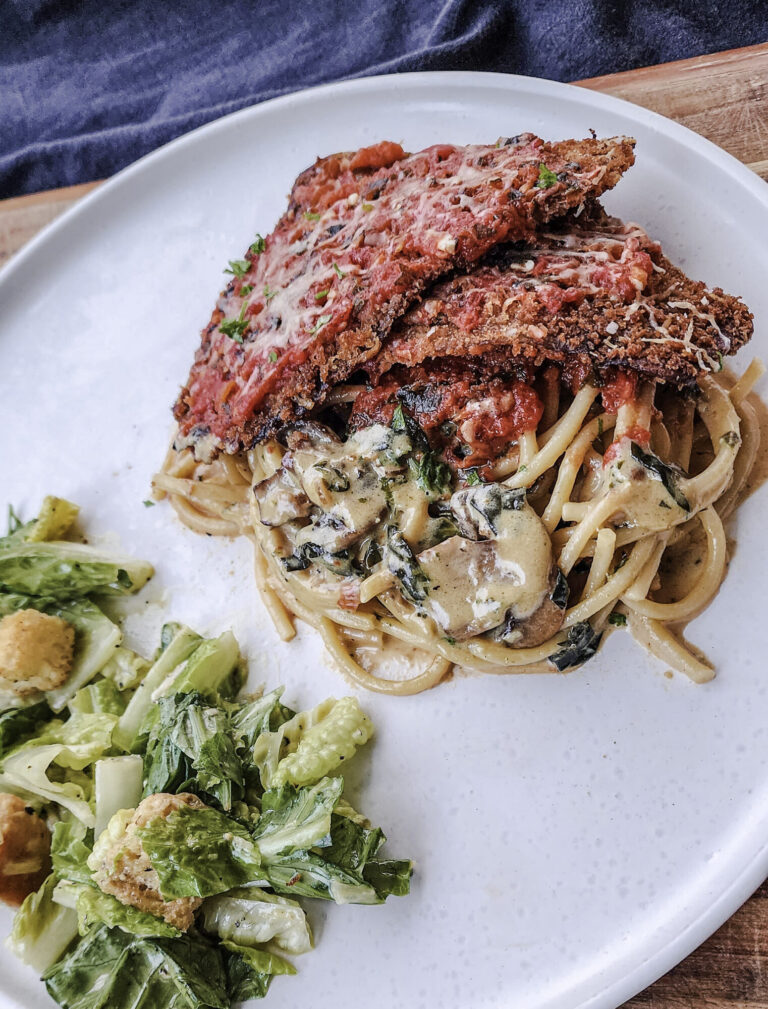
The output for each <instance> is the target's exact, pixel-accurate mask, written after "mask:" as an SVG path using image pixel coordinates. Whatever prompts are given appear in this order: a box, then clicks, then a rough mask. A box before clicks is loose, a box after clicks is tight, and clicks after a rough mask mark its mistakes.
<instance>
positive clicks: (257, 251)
mask: <svg viewBox="0 0 768 1009" xmlns="http://www.w3.org/2000/svg"><path fill="white" fill-rule="evenodd" d="M265 245H266V242H265V241H264V239H263V238H262V237H261V235H256V237H255V238H254V240H253V241H252V242H251V245H250V251H251V252H252V253H253V254H254V256H260V255H261V253H262V252H263V251H264V246H265Z"/></svg>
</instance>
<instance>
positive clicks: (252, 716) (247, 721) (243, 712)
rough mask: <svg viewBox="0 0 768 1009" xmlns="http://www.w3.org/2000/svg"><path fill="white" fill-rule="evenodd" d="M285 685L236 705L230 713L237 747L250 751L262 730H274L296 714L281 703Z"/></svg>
mask: <svg viewBox="0 0 768 1009" xmlns="http://www.w3.org/2000/svg"><path fill="white" fill-rule="evenodd" d="M284 690H285V687H276V688H275V689H274V690H271V691H270V692H269V693H268V694H264V695H263V697H257V698H255V699H254V700H252V701H248V702H247V703H245V704H242V705H240V706H238V708H237V709H236V710H235V711H234V712H233V713H232V715H231V721H232V729H233V732H234V735H235V741H236V743H237V745H238V748H242V749H244V750H248V751H250V750H251V748H252V747H253V744H254V743H255V742H256V740H257V739H258V737H259V736H260V735H261V734H262V732H270V731H272V732H274V731H275V730H276V729H279V728H280V726H281V725H283V724H284V723H285V722H288V721H290V719H291V718H293V716H294V715H295V714H296V712H295V711H292V710H291V709H290V708H288V707H286V706H285V705H284V704H282V703H281V701H280V698H281V696H282V694H283V691H284Z"/></svg>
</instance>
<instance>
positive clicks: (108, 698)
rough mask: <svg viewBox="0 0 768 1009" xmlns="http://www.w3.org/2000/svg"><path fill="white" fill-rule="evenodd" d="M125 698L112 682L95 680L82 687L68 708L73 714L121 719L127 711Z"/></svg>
mask: <svg viewBox="0 0 768 1009" xmlns="http://www.w3.org/2000/svg"><path fill="white" fill-rule="evenodd" d="M125 704H126V702H125V698H124V696H123V695H122V694H121V693H120V691H119V690H118V689H117V687H116V686H115V685H114V683H113V682H112V680H95V681H94V682H93V683H89V684H87V686H85V687H81V688H80V689H79V690H78V692H77V693H76V694H75V696H74V697H73V698H72V700H71V701H70V702H69V704H68V705H67V707H68V708H69V710H70V711H71V712H72V714H76V713H78V712H79V713H80V714H84V715H99V714H101V715H114V716H115V717H116V718H119V717H120V715H122V713H123V712H124V711H125Z"/></svg>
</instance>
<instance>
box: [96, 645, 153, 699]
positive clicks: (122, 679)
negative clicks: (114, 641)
mask: <svg viewBox="0 0 768 1009" xmlns="http://www.w3.org/2000/svg"><path fill="white" fill-rule="evenodd" d="M150 666H151V663H150V662H147V660H146V659H145V658H142V656H141V655H138V654H137V653H136V652H134V651H133V650H132V649H130V648H124V647H123V646H122V645H121V646H120V647H119V648H116V649H115V650H114V652H113V653H112V658H111V659H110V660H109V662H108V663H107V664H106V665H105V666H104V668H103V669H102V670H101V675H102V676H105V677H106V678H107V679H108V680H112V682H113V683H114V685H115V687H116V688H117V689H118V690H129V689H130V688H131V687H136V686H138V684H139V683H140V682H141V680H143V679H144V677H145V676H146V674H147V672H148V670H149V668H150Z"/></svg>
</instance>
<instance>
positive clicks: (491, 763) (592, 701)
mask: <svg viewBox="0 0 768 1009" xmlns="http://www.w3.org/2000/svg"><path fill="white" fill-rule="evenodd" d="M590 127H592V128H594V129H595V130H597V132H598V133H600V134H614V133H629V134H632V135H634V136H635V137H637V141H638V143H637V165H636V166H635V168H633V169H632V170H631V171H630V172H629V174H628V175H627V177H626V178H625V179H624V180H623V181H622V182H621V183H620V185H619V187H618V189H617V190H616V191H615V192H614V193H612V194H610V196H609V197H608V199H607V200H606V203H607V205H608V207H609V209H610V210H612V211H614V212H616V213H619V214H620V215H621V216H622V217H623V218H625V219H634V220H637V221H640V222H641V223H642V224H644V225H645V226H646V227H647V228H648V230H649V231H650V233H651V234H652V235H653V236H655V237H658V238H659V239H661V240H662V242H663V243H664V248H665V251H666V252H667V254H668V255H669V256H670V258H671V259H673V260H675V261H677V262H679V263H680V264H681V265H682V266H683V267H684V268H685V269H686V270H687V271H688V272H689V273H690V274H691V275H692V276H694V277H696V278H701V279H704V280H706V281H707V282H709V283H713V284H714V283H716V284H721V285H722V286H723V287H725V288H726V289H727V290H730V291H733V292H735V293H738V294H741V295H743V296H744V298H745V300H746V301H747V303H748V304H749V305H750V307H751V308H752V309H753V311H754V312H755V315H756V319H757V336H756V338H755V341H754V350H755V351H756V352H761V353H762V354H763V355H765V354H766V349H767V348H766V340H765V335H764V334H765V331H764V328H763V326H764V324H765V322H766V320H768V285H767V284H766V282H765V277H766V265H767V264H766V256H765V252H764V242H765V235H766V234H768V189H766V186H765V184H764V183H763V182H761V181H760V180H759V179H758V178H757V177H755V176H753V175H752V174H751V173H750V172H749V171H748V170H747V169H745V168H744V167H742V166H741V165H740V164H738V163H737V162H736V161H734V160H733V159H732V158H730V157H729V156H728V155H726V154H724V153H723V152H722V151H720V150H718V149H717V148H715V147H714V146H712V145H711V144H709V143H707V142H706V141H704V140H702V139H701V138H699V137H697V136H695V135H694V134H692V133H690V132H688V131H687V130H685V129H683V128H682V127H680V126H677V125H675V124H674V123H672V122H669V121H668V120H665V119H662V118H660V117H658V116H656V115H653V114H652V113H649V112H646V111H645V110H642V109H639V108H636V107H634V106H631V105H627V104H625V103H623V102H619V101H617V100H615V99H612V98H607V97H605V96H602V95H599V94H595V93H593V92H589V91H583V90H580V89H578V88H572V87H568V86H565V85H560V84H552V83H549V82H544V81H536V80H529V79H525V78H516V77H504V76H496V75H485V74H424V75H418V74H417V75H402V76H398V77H391V78H378V79H370V80H362V81H356V82H353V83H347V84H341V85H337V86H332V87H325V88H320V89H317V90H313V91H309V92H304V93H301V94H297V95H293V96H290V97H287V98H283V99H279V100H277V101H274V102H267V103H266V104H264V105H261V106H259V107H256V108H253V109H248V110H246V111H244V112H240V113H237V114H236V115H233V116H229V117H227V118H226V119H222V120H220V121H219V122H216V123H213V124H211V125H210V126H207V127H205V128H203V129H201V130H198V131H196V132H195V133H192V134H190V135H189V136H186V137H184V138H182V139H180V140H178V141H176V142H175V143H173V144H170V145H169V146H168V147H166V148H164V149H162V150H160V151H158V152H157V153H155V154H153V155H151V156H150V157H148V158H145V159H144V160H143V161H141V162H139V163H138V164H136V165H134V166H133V167H132V168H129V169H128V170H126V171H124V172H122V173H121V174H120V175H118V176H117V177H116V178H114V179H113V180H112V181H110V182H109V183H107V184H106V185H104V186H103V187H101V188H100V189H99V190H98V191H97V192H96V193H95V194H94V195H92V196H90V197H88V198H87V199H86V200H84V201H83V202H82V203H81V204H79V205H78V206H77V207H76V208H75V209H74V210H73V211H70V212H69V213H68V214H67V215H65V216H64V217H63V218H62V219H61V220H60V221H58V222H57V223H56V224H55V225H53V226H52V227H50V228H48V229H47V231H45V232H43V233H42V234H41V235H40V236H39V237H38V238H37V239H36V240H35V241H34V242H32V243H31V245H30V246H28V247H27V248H26V249H25V250H24V251H23V252H22V253H21V254H20V255H19V256H17V257H16V258H15V260H13V261H12V262H11V263H10V264H9V265H8V266H7V267H6V269H5V270H4V272H3V273H2V274H0V306H2V311H0V390H1V392H0V432H2V435H1V436H0V474H2V476H1V478H0V487H1V490H2V493H0V505H2V504H3V503H4V502H5V501H6V500H8V501H11V502H13V503H14V504H15V505H16V506H17V507H18V508H20V509H22V510H24V512H26V513H27V514H31V513H32V512H33V511H34V509H35V508H36V505H37V504H38V503H39V500H40V498H41V496H42V495H43V494H45V493H56V494H60V495H64V496H66V497H69V498H72V499H73V500H75V501H78V502H80V503H81V505H82V506H83V512H84V515H85V517H86V522H87V525H88V528H89V530H90V531H91V532H92V533H93V534H95V535H97V536H102V535H103V536H107V537H108V538H110V539H111V540H112V541H119V542H120V543H121V544H122V546H123V547H124V548H126V549H128V550H131V551H133V552H134V553H138V554H141V555H143V556H146V557H147V558H149V559H151V560H152V561H153V562H154V563H155V565H156V567H157V576H156V578H155V580H154V583H153V584H152V586H151V588H150V591H149V593H148V595H145V596H143V597H142V599H141V600H140V601H139V603H138V604H136V605H134V606H133V612H132V613H131V614H130V616H129V620H128V628H129V631H130V632H131V634H132V635H135V636H137V640H144V641H145V642H146V643H147V645H148V647H151V642H152V638H153V635H154V633H155V631H156V629H157V627H158V625H159V623H160V620H161V617H162V614H165V615H166V616H168V617H172V618H175V619H179V620H184V621H187V622H188V623H190V624H192V625H193V626H195V627H196V628H198V629H199V630H201V631H206V632H219V631H220V630H222V629H224V628H226V627H230V626H231V627H233V629H234V630H235V632H236V634H237V636H238V638H239V639H240V640H241V642H242V643H243V645H244V647H245V648H246V650H247V651H248V653H249V655H250V657H251V666H252V669H253V676H254V680H255V681H257V682H258V681H260V680H264V681H266V682H267V683H268V684H271V685H274V684H277V683H279V682H287V683H288V690H287V694H286V699H287V700H288V701H289V703H292V704H294V706H304V707H306V706H309V705H311V704H313V703H315V702H317V701H318V700H320V699H321V698H323V697H325V696H327V695H329V694H333V693H335V694H337V695H338V694H340V693H344V692H348V689H349V688H348V687H347V686H346V685H345V684H344V682H343V681H342V680H341V679H340V677H339V676H338V675H337V674H336V673H335V672H334V671H333V670H332V669H331V667H330V666H329V665H328V662H327V660H326V659H325V658H324V656H323V652H322V648H321V646H320V643H319V640H318V639H317V638H316V637H315V636H314V635H313V634H312V633H311V632H309V631H304V632H302V633H301V634H300V636H299V639H298V640H297V641H295V642H292V643H290V644H287V645H285V644H283V643H281V642H279V641H278V639H277V637H276V635H275V634H274V632H273V630H272V628H271V626H270V624H269V621H268V619H267V618H266V615H265V614H264V612H263V610H262V608H261V606H260V603H259V601H258V598H257V594H256V590H255V587H254V584H253V581H252V578H251V573H250V557H249V548H248V545H247V544H246V543H237V542H235V543H231V542H227V541H213V540H210V539H205V538H200V537H198V536H196V535H194V534H193V533H191V532H189V531H188V530H186V529H183V528H181V527H180V526H179V525H178V523H177V522H176V520H175V518H174V515H173V513H172V511H171V510H170V508H168V507H167V506H158V507H155V508H144V507H143V506H142V501H143V500H144V499H145V498H146V497H147V496H148V492H149V481H150V477H151V474H152V472H153V470H154V469H155V468H156V467H157V466H158V464H159V462H160V460H161V459H162V456H163V453H164V450H165V445H166V441H167V439H168V436H169V433H170V430H171V419H170V412H169V406H170V404H171V402H172V401H173V399H174V397H175V394H176V391H177V388H178V386H179V384H180V383H181V382H182V380H183V379H184V377H185V376H186V372H187V368H188V365H189V362H190V360H191V357H192V353H193V351H194V349H195V347H196V345H197V342H198V334H199V330H200V328H201V326H202V325H203V324H204V323H205V322H206V321H207V319H208V316H209V311H210V307H211V304H212V303H213V300H214V298H215V296H216V294H217V292H218V290H219V288H220V286H221V285H222V282H223V277H222V272H221V271H222V268H223V267H224V265H225V264H226V262H227V260H228V259H229V258H232V257H236V256H239V255H241V253H242V250H243V249H245V248H246V246H247V245H248V244H249V242H250V241H251V240H252V238H253V235H254V233H255V232H256V231H261V232H263V233H266V232H267V231H268V230H269V229H270V228H271V227H272V226H273V224H274V222H275V221H276V219H277V217H278V215H279V213H280V211H281V209H282V207H283V203H284V198H285V194H286V193H287V192H288V189H289V188H290V185H291V182H292V180H293V178H294V176H295V175H296V173H297V172H298V171H299V170H300V169H302V168H304V167H305V166H306V165H308V164H309V163H310V162H311V161H312V160H313V159H314V157H315V156H316V155H317V154H326V153H329V152H331V151H335V150H341V149H348V148H355V147H358V146H361V145H364V144H369V143H371V142H373V141H375V140H378V139H381V138H385V137H386V138H390V139H392V140H399V141H402V142H403V143H404V145H405V146H406V147H407V148H410V149H411V150H416V149H419V148H421V147H424V146H426V145H428V144H430V143H434V142H437V141H455V142H459V143H464V142H470V141H489V140H494V139H495V138H496V137H497V136H499V135H510V134H515V133H519V132H521V131H523V130H532V131H534V132H538V133H540V134H541V135H543V136H545V137H547V138H551V139H559V138H563V137H573V136H583V135H586V133H587V131H588V130H589V128H590ZM747 360H749V354H748V353H744V354H743V355H742V359H741V362H740V364H741V367H742V368H743V366H744V364H745V363H746V361H747ZM767 500H768V498H767V497H766V495H763V496H762V498H761V497H760V496H758V497H757V498H752V499H751V500H750V501H749V502H748V503H747V504H746V506H745V507H744V508H743V510H742V511H741V513H740V514H739V516H738V522H737V523H736V527H735V534H736V537H737V543H738V545H737V547H736V549H735V553H734V556H733V560H732V563H731V569H730V573H729V576H728V578H727V580H726V583H725V586H724V588H723V590H722V591H721V593H720V595H719V597H718V598H717V600H716V601H715V603H714V604H713V605H712V606H711V607H710V609H709V610H707V612H706V614H705V616H703V617H702V618H700V619H699V620H698V621H697V622H696V623H695V624H694V625H692V627H691V630H690V635H691V637H692V638H693V639H694V640H695V641H696V642H697V643H698V644H699V645H701V646H702V647H703V648H704V649H705V650H706V651H707V653H708V654H709V655H710V656H711V658H712V659H713V660H714V661H715V662H716V663H717V667H718V670H719V672H718V677H717V679H716V680H715V681H714V682H713V683H711V684H709V685H707V686H704V687H696V686H693V685H692V684H691V683H689V682H687V681H686V680H685V679H684V678H683V677H680V676H675V677H674V678H673V679H668V678H667V677H665V676H664V667H663V666H660V665H659V664H657V663H655V662H654V661H653V660H651V659H649V658H647V657H646V656H645V655H644V654H643V652H642V651H641V650H640V649H639V648H638V647H637V646H635V645H634V643H633V642H632V641H631V639H629V637H628V635H626V634H619V633H617V634H614V635H613V636H612V637H611V639H610V641H609V642H608V644H607V646H606V647H605V649H604V650H603V651H602V652H601V654H600V655H599V656H598V657H597V658H596V659H595V660H594V661H593V662H590V663H589V665H588V666H587V667H586V668H585V669H582V670H580V671H578V672H575V673H573V674H571V675H569V676H566V677H556V676H550V677H548V676H527V677H526V676H519V677H516V676H506V677H492V676H486V677H472V678H469V677H458V678H456V679H455V680H454V681H453V682H451V683H448V684H445V685H443V686H441V687H439V688H438V689H436V690H434V691H432V692H430V693H428V694H423V695H420V696H417V697H414V698H405V699H397V698H386V697H379V696H364V697H362V698H361V699H362V701H363V703H364V705H365V706H366V708H367V710H368V711H369V712H370V714H371V715H372V717H373V719H374V721H375V723H376V726H377V729H378V736H377V741H376V743H375V745H374V746H373V747H371V751H372V752H371V753H369V754H368V755H365V756H362V757H361V758H359V763H358V767H357V768H356V769H355V771H354V774H353V778H354V780H353V781H352V782H351V784H352V791H353V793H355V794H357V795H358V796H359V797H360V802H359V804H360V805H362V807H363V808H364V810H365V811H366V812H367V813H368V814H369V815H370V816H371V817H372V818H373V819H374V820H375V821H376V822H377V823H379V822H380V823H383V824H385V825H386V827H387V829H388V833H389V836H390V842H389V849H390V850H391V852H392V853H393V854H394V855H411V856H413V857H414V859H415V861H416V874H415V876H414V880H413V892H412V896H411V897H410V898H409V899H405V900H402V899H401V900H398V899H390V901H389V902H388V903H387V904H386V905H384V906H381V907H374V908H366V907H338V908H337V907H330V908H326V907H316V906H313V907H311V909H310V916H311V919H312V923H313V926H314V927H315V930H316V937H317V949H316V951H315V952H314V953H312V954H311V955H308V956H306V957H304V958H303V959H299V960H298V961H297V966H298V967H299V974H298V976H297V977H295V978H279V979H278V980H277V981H276V982H275V984H274V985H273V987H272V990H271V991H270V993H269V996H268V1002H269V1004H270V1005H271V1006H272V1007H273V1009H281V1007H288V1006H290V1007H295V1006H301V1005H306V1006H312V1009H331V1007H333V1009H346V1007H353V1006H354V1007H357V1006H361V1005H364V1006H366V1009H391V1007H392V1006H402V1007H408V1009H420V1007H424V1009H437V1007H442V1006H446V1005H448V1006H452V1007H455V1009H462V1007H466V1009H469V1007H472V1009H490V1007H492V1006H494V1007H495V1006H498V1007H505V1009H509V1007H515V1009H586V1007H590V1009H612V1007H615V1006H617V1005H619V1003H621V1002H622V1001H624V1000H625V999H626V998H628V997H629V996H631V995H632V994H633V993H635V992H636V991H638V990H640V989H642V988H643V987H644V986H646V985H647V984H649V983H650V982H652V981H653V980H654V979H655V978H657V977H658V976H659V975H660V974H662V973H663V972H664V971H666V970H667V969H668V968H669V967H671V966H672V965H673V964H674V963H675V962H676V961H678V960H680V959H681V958H682V957H684V956H685V955H686V954H687V953H688V952H689V951H690V950H691V949H693V948H694V947H695V946H696V945H697V944H698V943H699V942H701V941H702V940H703V939H704V938H705V937H706V936H707V935H708V934H709V933H711V932H712V931H713V930H714V929H715V928H716V927H717V926H718V925H720V923H721V922H722V921H724V920H725V918H727V917H728V916H729V915H730V914H731V913H732V912H733V911H734V910H736V908H737V907H738V906H739V904H740V903H742V902H743V901H744V900H745V899H746V897H747V896H748V895H749V893H750V892H751V891H752V890H753V889H754V888H755V887H756V886H757V885H758V884H759V882H760V881H761V880H762V879H763V877H764V876H765V874H766V872H768V747H767V746H766V724H768V720H767V719H766V684H767V682H768V681H767V680H766V670H765V656H764V647H763V646H764V640H765V636H764V633H763V624H764V621H765V600H766V599H767V598H768V564H766V559H767V558H766V549H765V533H764V511H765V504H766V501H767ZM350 771H352V768H350ZM1 917H2V920H1V921H0V928H2V930H3V931H7V929H8V927H9V923H10V915H9V914H7V913H4V914H2V916H1ZM0 991H1V992H2V994H1V995H0V1003H2V1004H4V1005H7V1006H17V1007H24V1009H36V1007H38V1006H39V1007H43V1006H46V1005H49V1004H50V1003H49V1000H48V997H47V995H46V993H45V990H44V989H43V987H42V986H41V985H40V984H39V982H38V981H37V980H36V978H35V976H34V974H33V973H32V972H31V971H30V970H28V969H27V968H24V967H22V966H21V965H19V964H18V963H16V962H15V961H14V960H13V958H12V957H11V956H10V954H7V953H5V952H2V953H1V954H0Z"/></svg>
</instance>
